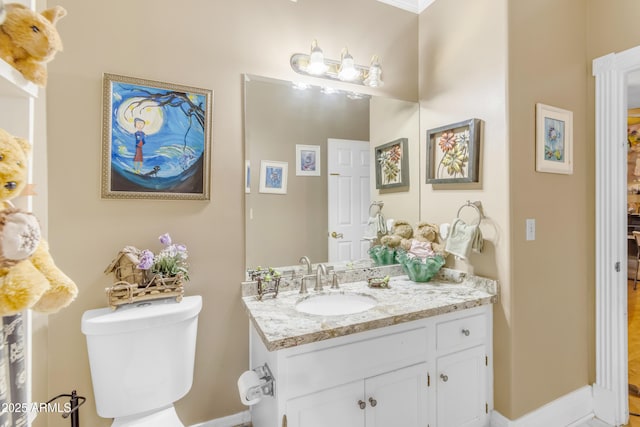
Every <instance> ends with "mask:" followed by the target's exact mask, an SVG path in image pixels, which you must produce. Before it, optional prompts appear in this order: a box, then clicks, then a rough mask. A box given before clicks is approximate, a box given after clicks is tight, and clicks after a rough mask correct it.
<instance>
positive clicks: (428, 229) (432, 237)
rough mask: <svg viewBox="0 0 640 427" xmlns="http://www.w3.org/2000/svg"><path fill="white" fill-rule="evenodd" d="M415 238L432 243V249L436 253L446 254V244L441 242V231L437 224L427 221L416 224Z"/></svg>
mask: <svg viewBox="0 0 640 427" xmlns="http://www.w3.org/2000/svg"><path fill="white" fill-rule="evenodd" d="M413 238H414V239H415V240H417V241H419V242H429V243H431V249H432V250H433V251H434V252H435V254H436V255H441V256H444V255H445V251H444V245H443V244H442V243H441V242H440V233H439V228H438V226H437V225H435V224H431V223H428V222H426V221H422V222H419V223H418V225H416V231H415V233H414V237H413Z"/></svg>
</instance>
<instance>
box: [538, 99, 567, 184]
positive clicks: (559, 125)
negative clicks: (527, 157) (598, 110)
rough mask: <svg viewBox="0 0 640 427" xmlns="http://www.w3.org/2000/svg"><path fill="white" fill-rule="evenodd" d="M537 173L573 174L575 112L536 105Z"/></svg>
mask: <svg viewBox="0 0 640 427" xmlns="http://www.w3.org/2000/svg"><path fill="white" fill-rule="evenodd" d="M536 172H547V173H562V174H567V175H571V174H573V112H572V111H569V110H563V109H562V108H557V107H552V106H549V105H544V104H540V103H538V104H536Z"/></svg>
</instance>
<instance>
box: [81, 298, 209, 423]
mask: <svg viewBox="0 0 640 427" xmlns="http://www.w3.org/2000/svg"><path fill="white" fill-rule="evenodd" d="M201 308H202V297H201V296H199V295H197V296H188V297H185V298H183V300H182V301H181V302H179V303H178V302H176V301H175V299H159V300H153V301H148V302H140V303H133V304H128V305H123V306H120V307H118V308H117V309H116V310H115V311H114V310H111V309H110V308H100V309H97V310H89V311H86V312H85V313H84V314H83V315H82V333H83V334H85V335H86V337H87V348H88V352H89V364H90V366H91V379H92V382H93V392H94V395H95V400H96V409H97V411H98V415H100V416H101V417H104V418H114V421H113V424H112V427H184V425H183V424H182V422H181V421H180V419H179V418H178V415H177V414H176V411H175V409H174V407H173V403H174V402H175V401H177V400H178V399H180V398H182V397H183V396H184V395H186V394H187V392H188V391H189V389H190V388H191V384H192V382H193V364H194V358H195V350H196V335H197V329H198V313H200V309H201Z"/></svg>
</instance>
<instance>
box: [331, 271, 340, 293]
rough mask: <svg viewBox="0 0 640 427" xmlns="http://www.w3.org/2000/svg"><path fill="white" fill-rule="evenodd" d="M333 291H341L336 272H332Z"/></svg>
mask: <svg viewBox="0 0 640 427" xmlns="http://www.w3.org/2000/svg"><path fill="white" fill-rule="evenodd" d="M331 289H339V287H338V274H337V273H336V272H335V271H332V272H331Z"/></svg>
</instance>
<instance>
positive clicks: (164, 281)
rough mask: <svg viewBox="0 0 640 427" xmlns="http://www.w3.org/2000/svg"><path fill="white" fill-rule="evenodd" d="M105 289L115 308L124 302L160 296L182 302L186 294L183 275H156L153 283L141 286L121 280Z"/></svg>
mask: <svg viewBox="0 0 640 427" xmlns="http://www.w3.org/2000/svg"><path fill="white" fill-rule="evenodd" d="M105 291H106V292H107V298H108V299H109V307H111V308H112V309H115V308H116V307H117V306H119V305H122V304H131V303H133V302H139V301H149V300H154V299H160V298H170V297H174V298H175V299H176V301H178V302H180V301H182V297H183V295H184V286H183V278H182V276H175V277H160V276H155V277H154V278H153V279H152V280H151V283H149V284H148V285H146V286H145V287H139V286H138V285H137V284H135V283H128V282H125V281H120V282H116V283H114V284H113V286H110V287H108V288H105Z"/></svg>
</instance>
